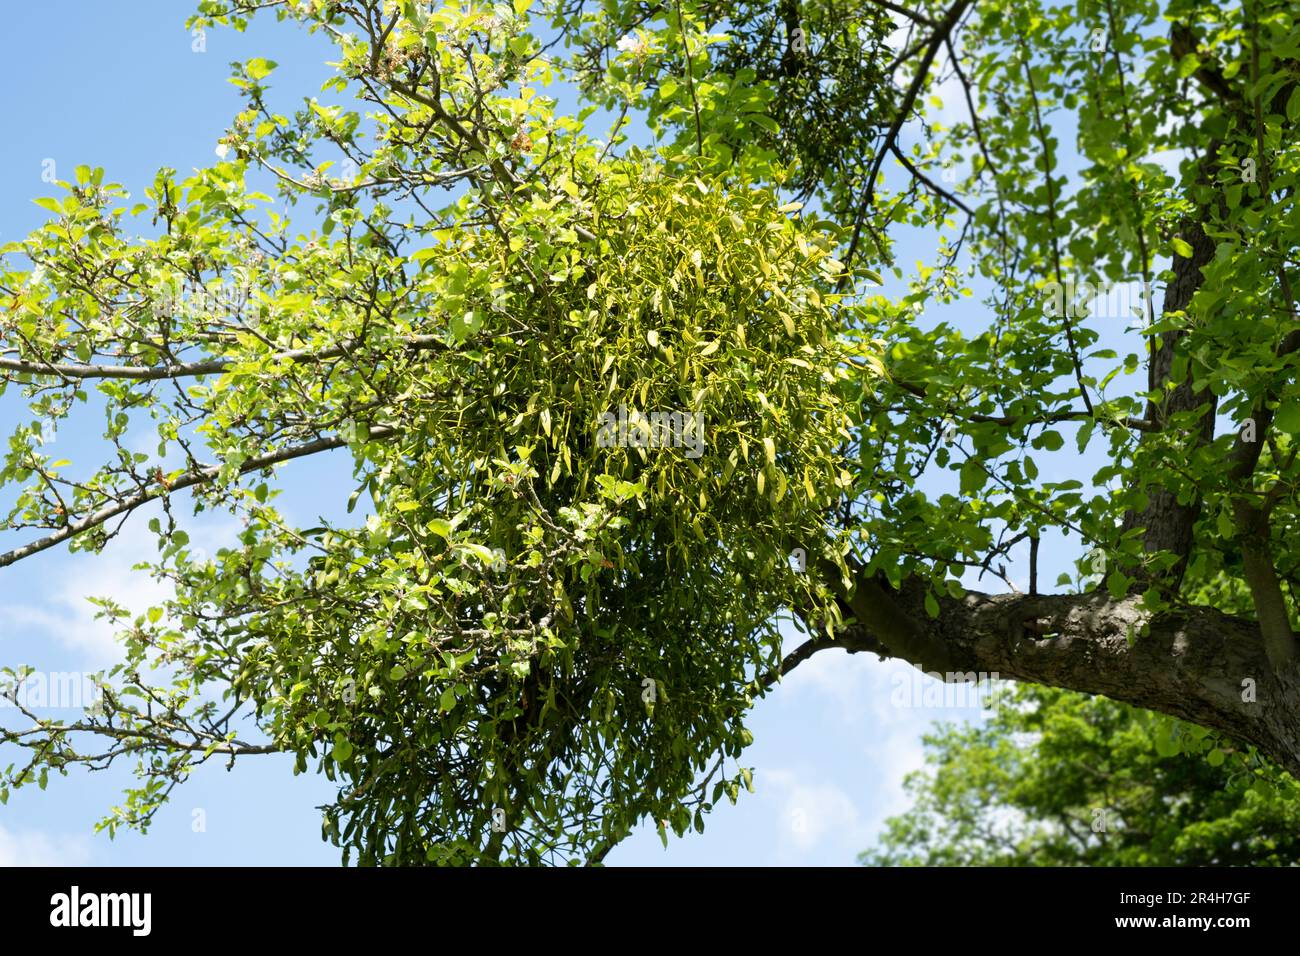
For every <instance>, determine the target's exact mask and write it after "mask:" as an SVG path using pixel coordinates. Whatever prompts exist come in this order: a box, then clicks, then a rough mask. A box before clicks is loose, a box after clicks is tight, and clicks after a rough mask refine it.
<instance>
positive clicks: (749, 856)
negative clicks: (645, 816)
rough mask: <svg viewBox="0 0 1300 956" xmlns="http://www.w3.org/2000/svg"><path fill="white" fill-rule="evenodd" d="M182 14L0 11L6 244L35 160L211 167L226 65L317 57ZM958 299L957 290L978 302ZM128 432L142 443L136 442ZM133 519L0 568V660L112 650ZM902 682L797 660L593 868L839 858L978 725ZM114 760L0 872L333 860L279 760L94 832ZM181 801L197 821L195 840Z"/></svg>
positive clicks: (80, 430) (294, 487)
mask: <svg viewBox="0 0 1300 956" xmlns="http://www.w3.org/2000/svg"><path fill="white" fill-rule="evenodd" d="M190 10H191V3H190V0H170V2H165V0H132V2H131V3H129V4H104V3H93V2H90V0H46V2H42V3H40V4H17V3H8V4H5V5H4V7H3V15H4V21H5V29H4V31H3V33H0V83H2V85H3V88H4V89H6V90H8V91H10V95H9V96H8V97H7V98H6V99H7V102H6V120H7V129H6V133H5V136H4V140H3V142H4V145H3V147H0V183H3V187H4V188H3V190H0V241H12V240H14V239H17V238H19V237H21V236H22V235H24V234H26V232H27V231H28V230H30V229H31V228H33V227H35V226H36V225H38V224H39V223H40V222H41V221H43V219H44V216H45V215H46V214H45V213H44V211H43V210H41V209H39V208H38V207H36V206H34V205H32V203H31V200H32V199H33V198H35V197H36V196H40V195H50V194H53V193H54V187H52V186H50V185H49V184H47V183H45V182H43V181H42V178H41V175H42V171H43V169H45V168H47V166H46V161H47V160H53V162H54V163H55V167H56V169H57V175H58V177H59V178H61V179H65V180H66V179H71V178H72V173H73V169H74V168H75V167H76V166H77V165H78V164H83V163H84V164H87V165H90V166H102V167H104V168H105V170H106V176H105V179H106V181H113V182H119V183H122V184H124V185H125V186H126V187H127V188H128V189H129V190H130V191H131V193H132V194H133V195H134V196H137V197H140V196H142V195H143V192H144V187H145V185H146V183H148V182H150V181H152V178H153V174H154V171H155V170H156V169H157V168H159V167H163V166H171V167H174V168H176V169H177V170H178V171H179V172H180V174H182V175H184V174H185V173H186V172H187V171H188V170H190V169H191V168H192V167H198V166H204V165H208V164H210V163H212V162H213V161H214V160H215V156H214V152H213V150H214V147H215V146H216V142H217V139H218V137H220V136H221V135H222V133H223V132H224V130H225V127H226V124H227V123H228V121H229V120H230V118H231V117H233V116H234V114H235V113H236V112H237V111H238V109H239V100H238V97H237V95H236V91H235V89H234V88H233V87H232V86H230V85H229V84H228V83H226V77H227V75H228V64H229V62H230V61H232V60H236V59H248V58H250V57H253V56H267V57H269V58H271V59H274V60H277V61H278V62H279V63H280V67H279V70H278V71H277V72H276V74H275V77H274V85H275V87H276V88H278V89H279V90H282V91H292V92H293V94H294V96H298V95H311V93H313V92H314V91H316V90H318V89H319V86H320V82H321V80H322V79H323V77H324V68H323V66H322V63H323V61H324V60H325V59H327V58H328V56H329V52H330V49H329V47H328V46H327V45H325V43H324V41H323V40H321V39H320V38H319V37H308V36H307V35H306V33H305V32H302V31H299V30H297V29H295V28H293V27H291V26H288V25H278V24H275V23H274V22H272V20H271V19H269V18H268V20H267V21H266V22H265V23H257V24H255V25H254V26H253V28H251V29H250V31H249V32H248V33H247V34H242V35H241V34H237V33H234V32H233V31H229V30H221V31H213V32H210V33H209V34H208V35H207V36H206V38H204V44H205V47H206V50H205V52H195V50H194V49H193V46H194V45H195V38H194V37H192V36H191V35H190V34H189V33H188V32H186V31H185V30H184V27H183V22H184V19H185V17H186V15H187V14H188V13H189V12H190ZM924 252H925V250H924V249H923V248H922V247H920V246H919V245H918V246H917V247H916V248H915V249H911V248H908V247H904V248H903V250H902V254H901V255H900V257H899V258H900V261H901V262H910V261H913V260H914V259H916V258H918V257H920V256H921V255H923V254H924ZM967 301H968V302H970V303H975V302H977V301H978V296H977V297H976V298H975V299H972V300H967ZM946 317H947V318H949V319H950V320H952V319H953V316H946ZM957 319H958V324H960V325H962V326H967V327H978V326H979V325H981V324H982V322H983V316H982V314H981V310H980V309H979V308H978V306H974V305H969V306H967V307H966V314H964V315H962V316H959V317H957ZM1099 344H1104V343H1099ZM1128 345H1129V347H1130V348H1132V347H1133V343H1132V341H1130V342H1129V343H1128ZM21 412H22V402H21V399H20V398H19V396H18V394H17V391H16V390H11V391H10V392H9V393H8V394H6V395H5V396H3V397H0V432H2V433H4V434H8V433H9V431H10V430H12V428H13V427H14V424H15V423H16V422H17V421H18V420H19V417H20V415H21ZM87 418H88V419H89V420H88V421H86V422H84V423H83V424H82V425H80V426H73V427H70V428H68V429H64V430H61V431H60V433H59V434H58V436H57V438H56V447H57V448H58V457H67V458H72V459H79V458H80V459H82V460H84V459H85V458H87V457H90V456H93V454H94V453H95V447H96V444H95V441H96V438H95V436H96V435H97V433H98V429H97V426H98V424H99V423H98V422H96V421H94V419H93V416H87ZM146 438H147V436H142V442H143V443H144V444H143V447H146V448H147V447H151V446H152V444H153V443H152V442H147V441H144V439H146ZM1072 446H1073V443H1072V442H1068V441H1067V448H1070V447H1072ZM1077 467H1078V464H1077V462H1076V463H1074V465H1073V468H1076V469H1077ZM1045 471H1047V469H1045ZM1044 477H1046V478H1049V479H1050V478H1051V477H1053V476H1052V475H1051V474H1045V476H1044ZM1058 477H1059V476H1058ZM348 478H349V467H348V463H347V461H346V460H345V459H344V458H343V457H341V456H339V455H337V454H336V455H334V456H333V457H332V458H328V457H327V458H326V459H324V460H322V459H312V460H310V462H296V463H292V464H290V465H288V466H286V467H285V468H284V470H283V471H282V473H281V480H282V483H283V487H285V488H286V489H287V491H286V494H285V495H284V496H283V497H282V498H281V499H280V502H281V505H282V506H283V508H284V510H285V512H286V513H287V514H289V515H290V516H292V517H296V518H298V519H301V520H305V521H310V520H311V518H312V517H314V516H315V515H316V514H318V513H329V514H338V513H340V511H341V507H342V503H343V502H344V501H345V500H346V495H347V492H348V490H350V485H349V484H348ZM150 516H151V515H150V514H149V513H147V512H142V513H139V514H137V515H136V516H135V518H134V519H133V521H132V522H131V523H130V524H129V525H128V527H127V530H126V531H124V532H123V534H122V535H121V536H120V537H119V538H118V539H117V540H115V541H114V542H113V543H112V545H110V547H109V548H108V549H107V550H106V551H105V552H104V553H103V554H102V555H99V556H87V555H69V554H67V553H66V552H65V551H62V550H55V551H49V552H45V553H43V554H40V555H38V556H36V557H34V558H31V559H28V560H26V561H23V562H21V563H20V564H19V565H17V566H15V567H12V568H8V569H4V570H3V571H0V602H2V606H3V611H2V612H0V664H3V665H10V666H13V665H17V664H20V663H27V664H31V665H33V666H35V667H36V668H38V669H40V670H45V671H60V670H63V671H66V670H90V669H95V668H99V667H104V666H106V665H107V664H109V663H111V661H112V660H113V657H114V647H113V644H112V638H111V634H110V633H109V632H108V630H107V629H106V628H104V627H102V626H100V625H98V624H97V623H96V622H94V621H93V620H92V608H91V606H90V605H89V604H88V603H86V601H85V600H84V598H85V596H86V595H88V594H100V595H108V596H112V597H114V598H115V599H116V600H118V601H119V602H121V603H123V604H125V605H127V606H128V607H130V608H131V609H132V610H133V611H136V612H140V611H142V610H143V609H144V608H145V607H147V606H148V605H149V604H150V603H151V601H154V600H156V599H157V598H158V597H159V596H160V592H159V591H158V590H157V588H156V585H154V584H153V582H151V581H149V580H148V579H147V578H144V577H142V576H141V575H138V574H133V573H131V572H130V571H129V567H130V565H131V563H133V562H134V561H136V560H140V559H142V558H144V557H146V556H147V555H148V549H149V548H150V547H151V538H152V536H151V535H149V534H148V533H147V532H146V531H145V525H146V523H147V521H148V519H149V517H150ZM189 527H190V533H191V536H192V538H193V539H194V541H195V543H196V544H197V545H200V546H203V547H206V548H208V549H209V550H210V551H214V550H215V549H216V548H217V547H220V546H221V545H222V544H223V543H225V542H226V541H228V540H229V538H230V537H231V535H232V532H233V527H232V526H231V524H230V523H229V521H228V520H227V521H226V522H225V523H223V522H222V521H220V520H217V521H211V520H210V521H199V522H195V523H192V524H191V525H190V526H189ZM13 543H16V542H13V541H12V540H11V539H9V538H8V536H5V540H4V546H5V548H7V547H11V546H12V545H13ZM1049 544H1050V542H1049ZM1044 551H1045V553H1044V557H1045V563H1044V567H1043V568H1042V569H1041V580H1042V581H1043V582H1044V584H1045V585H1050V583H1051V582H1053V581H1054V580H1055V578H1056V575H1057V573H1058V572H1059V571H1061V570H1063V569H1064V568H1065V566H1066V565H1067V564H1068V562H1069V561H1070V560H1071V559H1073V558H1074V557H1077V554H1075V553H1073V552H1066V551H1064V550H1061V549H1056V548H1052V547H1050V546H1049V547H1046V548H1045V549H1044ZM1020 556H1021V557H1022V558H1023V555H1020ZM1012 574H1013V576H1017V577H1019V578H1020V579H1021V586H1022V587H1023V586H1024V584H1023V580H1024V576H1025V575H1024V571H1023V567H1017V566H1015V565H1013V567H1012ZM984 585H985V586H986V587H987V586H989V582H988V581H987V580H986V581H985V582H984ZM902 681H908V682H910V681H911V670H910V668H907V667H905V666H904V665H901V664H894V663H887V662H886V663H882V662H878V661H876V660H875V659H874V658H868V657H867V656H865V655H857V656H854V657H851V656H849V655H847V654H844V653H843V652H840V651H830V652H825V653H822V654H819V655H817V656H815V657H813V658H812V659H811V660H810V661H808V662H806V663H805V664H803V665H802V666H801V667H799V668H798V669H797V670H796V671H795V673H794V674H793V675H791V676H790V677H789V678H788V679H787V680H786V681H785V682H784V684H783V685H782V686H781V687H780V688H779V689H778V690H777V691H776V692H775V693H773V694H772V695H771V696H770V697H769V698H768V699H767V700H765V701H763V702H761V703H760V704H759V705H758V706H757V708H756V709H755V711H754V713H753V716H752V720H751V723H750V727H751V730H752V731H753V733H754V737H755V743H754V746H753V747H752V748H751V749H750V750H749V751H748V752H747V754H746V756H745V758H744V760H743V762H744V763H745V764H746V765H748V766H752V767H755V768H756V773H755V784H756V788H757V793H756V794H753V795H745V796H743V797H742V799H741V801H740V803H739V805H738V806H736V807H729V806H724V807H722V808H719V809H718V810H717V811H715V812H714V813H713V815H712V817H711V818H710V819H709V821H708V826H707V828H706V831H705V832H704V833H703V834H702V835H697V834H691V835H689V836H687V837H685V838H683V839H680V840H678V839H673V838H670V843H669V847H668V849H667V850H665V849H664V848H663V847H662V845H661V844H660V842H659V838H658V836H657V835H656V834H655V833H654V832H653V830H652V829H651V828H649V827H645V828H643V829H642V830H641V831H639V832H638V833H636V834H635V835H634V836H633V837H632V838H630V839H629V840H627V841H626V842H625V843H624V844H623V845H621V846H620V847H618V848H617V849H616V850H615V851H614V852H613V853H611V854H610V856H609V858H608V861H607V862H608V863H610V864H611V865H657V864H675V865H695V864H752V865H782V864H810V865H843V864H849V863H852V862H853V860H854V857H855V855H856V854H857V853H858V851H860V850H862V849H863V848H865V847H866V846H867V845H869V844H870V843H871V841H872V839H873V837H874V835H875V834H876V833H877V832H878V831H879V829H880V826H881V823H882V821H883V820H884V818H885V817H886V816H888V815H890V814H892V813H897V812H899V811H901V810H902V809H904V808H905V806H906V802H905V801H904V799H903V795H902V790H901V781H902V777H903V775H904V774H905V773H906V772H907V771H909V770H912V769H915V768H917V767H919V766H920V765H921V750H920V745H919V737H920V734H921V733H922V732H923V731H924V730H926V729H927V728H928V727H929V726H930V725H931V723H932V722H933V721H934V720H935V719H958V720H961V719H971V718H978V714H979V711H978V710H977V709H972V708H964V709H956V708H948V709H923V708H920V707H900V706H896V705H895V702H894V701H895V699H896V696H897V695H896V693H895V691H896V689H897V688H898V686H899V684H900V682H902ZM909 686H910V683H909ZM5 756H6V759H5V761H4V762H6V763H7V762H8V758H7V755H5ZM127 769H128V768H126V767H122V768H121V770H120V771H119V770H117V769H114V770H112V771H110V772H106V773H99V774H94V775H86V774H81V773H78V774H74V775H72V776H70V777H68V778H63V779H54V780H51V782H50V785H49V788H48V790H46V791H45V792H43V793H42V792H40V791H38V790H36V789H34V788H29V789H26V790H23V791H20V792H18V793H16V794H15V795H14V796H13V797H12V798H11V799H10V802H9V805H8V806H7V807H3V808H0V865H14V864H29V863H62V864H127V865H130V864H160V865H161V864H182V865H183V864H214V865H220V864H306V865H312V864H320V865H334V864H336V863H337V862H338V860H339V854H338V851H337V850H335V849H334V848H332V847H330V846H329V845H328V844H325V843H324V842H322V841H321V839H320V813H319V811H318V810H317V809H316V807H317V806H318V805H320V804H323V803H325V802H327V801H328V800H329V799H330V797H331V794H332V787H331V785H330V784H329V783H328V782H327V781H326V780H324V778H320V777H315V776H312V775H304V776H301V777H294V776H293V775H292V774H291V772H290V761H289V759H288V758H283V759H281V758H278V757H259V758H252V759H249V760H247V761H246V762H241V763H240V764H239V765H238V766H236V767H235V768H234V770H233V771H230V772H227V771H226V769H225V768H224V766H221V765H217V764H212V765H209V766H207V767H205V768H204V769H203V770H202V771H201V772H199V773H197V774H196V775H195V777H194V778H193V779H192V780H191V781H190V782H189V783H187V784H186V785H185V786H183V787H181V788H179V789H178V790H177V792H176V794H175V796H174V798H173V800H172V802H171V804H170V805H169V806H167V807H166V808H164V810H163V811H162V812H161V813H160V814H159V816H158V817H157V819H156V822H155V824H154V827H153V829H152V831H151V832H150V834H149V835H147V836H145V837H141V836H139V835H136V834H133V833H119V835H118V837H117V839H116V840H115V841H112V842H110V841H109V840H108V838H107V837H106V836H102V835H99V836H97V835H94V834H93V832H92V824H93V822H94V821H95V820H96V819H98V818H99V817H100V816H101V815H102V814H103V812H104V811H105V810H106V809H107V808H108V807H109V806H111V805H112V804H114V803H116V802H117V801H118V799H119V795H120V789H121V786H122V785H123V784H124V783H127V782H128V780H129V774H128V773H126V772H125V771H126V770H127ZM200 813H201V816H202V818H203V821H204V823H205V827H204V829H202V830H201V831H197V830H196V827H195V821H196V819H198V817H199V815H200Z"/></svg>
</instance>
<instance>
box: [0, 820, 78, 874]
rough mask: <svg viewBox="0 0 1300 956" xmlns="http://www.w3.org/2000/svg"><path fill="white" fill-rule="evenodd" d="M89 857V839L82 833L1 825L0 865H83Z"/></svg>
mask: <svg viewBox="0 0 1300 956" xmlns="http://www.w3.org/2000/svg"><path fill="white" fill-rule="evenodd" d="M90 856H91V853H90V841H89V840H88V839H87V838H86V837H84V836H66V835H63V836H52V835H50V834H47V833H42V832H41V831H39V830H18V831H14V830H7V829H5V828H4V827H2V826H0V867H8V866H86V865H88V864H89V863H90Z"/></svg>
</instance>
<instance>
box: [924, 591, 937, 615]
mask: <svg viewBox="0 0 1300 956" xmlns="http://www.w3.org/2000/svg"><path fill="white" fill-rule="evenodd" d="M925 613H926V614H928V615H930V617H933V618H937V617H938V616H939V602H938V601H937V600H935V597H934V592H933V591H926V592H925Z"/></svg>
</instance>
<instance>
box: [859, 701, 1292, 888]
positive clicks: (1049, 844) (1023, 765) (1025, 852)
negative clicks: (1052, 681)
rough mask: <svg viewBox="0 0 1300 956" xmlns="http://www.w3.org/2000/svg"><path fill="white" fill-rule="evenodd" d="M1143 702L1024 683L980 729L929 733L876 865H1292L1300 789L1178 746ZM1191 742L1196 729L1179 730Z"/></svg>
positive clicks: (870, 855)
mask: <svg viewBox="0 0 1300 956" xmlns="http://www.w3.org/2000/svg"><path fill="white" fill-rule="evenodd" d="M1173 733H1174V731H1173V728H1172V727H1171V725H1170V722H1169V721H1168V720H1167V719H1165V718H1162V717H1160V716H1159V715H1156V714H1152V713H1151V712H1149V711H1144V710H1140V709H1138V708H1135V707H1130V706H1128V705H1126V704H1117V703H1115V702H1114V701H1110V700H1107V699H1106V698H1105V697H1087V696H1084V695H1082V694H1076V693H1073V692H1070V691H1062V690H1056V689H1053V688H1046V687H1041V686H1037V685H1033V684H1024V685H1020V686H1018V687H1017V689H1016V691H1015V692H1013V693H1008V694H1007V695H1006V698H1005V699H1004V700H1002V701H1000V702H999V705H998V706H997V707H996V709H995V712H994V714H993V716H992V718H991V719H990V720H989V721H988V722H987V723H986V724H984V725H982V726H974V725H963V726H956V725H952V724H945V725H943V726H941V727H939V728H937V729H936V731H935V733H933V734H929V735H927V736H926V737H925V738H924V741H925V745H926V748H927V754H926V763H927V765H928V769H927V770H924V771H914V772H913V773H911V774H909V775H908V777H907V779H906V781H905V783H904V787H905V789H906V790H907V792H908V794H909V795H910V796H911V797H912V799H913V801H914V803H913V806H912V807H911V809H909V810H907V811H906V812H905V813H903V814H900V815H899V816H896V817H893V818H891V819H889V820H888V821H886V824H885V830H884V832H883V833H882V834H881V836H880V839H879V845H878V846H877V847H875V848H873V849H871V850H868V851H866V852H864V853H863V854H862V855H861V856H860V857H859V859H860V861H861V862H863V863H866V864H869V865H873V866H1294V865H1295V864H1296V861H1297V860H1298V859H1300V836H1298V834H1300V799H1298V798H1300V793H1297V790H1296V783H1295V780H1294V779H1293V778H1292V777H1291V776H1289V775H1288V774H1285V773H1282V772H1280V771H1277V770H1276V769H1268V768H1264V767H1258V766H1257V769H1259V770H1260V775H1259V776H1256V775H1255V774H1251V773H1247V772H1245V771H1244V770H1243V769H1242V767H1241V766H1239V764H1238V763H1237V762H1236V761H1233V760H1230V759H1227V755H1226V754H1225V753H1224V752H1223V751H1221V750H1218V749H1211V750H1209V751H1208V754H1209V756H1208V759H1207V758H1201V757H1189V756H1188V755H1186V754H1182V753H1180V752H1179V746H1178V744H1179V741H1178V740H1176V739H1174V738H1173ZM1186 733H1187V739H1188V742H1189V743H1193V742H1201V741H1204V740H1205V738H1206V736H1207V733H1208V732H1207V731H1206V730H1205V729H1204V728H1195V727H1188V728H1186Z"/></svg>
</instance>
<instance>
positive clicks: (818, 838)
mask: <svg viewBox="0 0 1300 956" xmlns="http://www.w3.org/2000/svg"><path fill="white" fill-rule="evenodd" d="M758 776H759V781H758V785H759V786H768V787H771V788H772V789H773V790H775V791H778V792H779V793H780V794H781V795H782V796H783V799H782V800H781V810H780V815H779V837H778V840H779V842H780V844H781V847H782V849H783V850H786V851H787V852H788V851H794V852H795V853H800V854H803V853H807V852H809V851H810V850H812V849H814V848H815V847H816V846H817V845H818V844H819V843H821V842H822V840H824V839H826V838H827V837H829V836H833V837H834V838H835V840H836V841H837V842H839V843H843V844H845V845H848V846H858V845H862V846H865V845H866V842H867V840H868V839H869V836H870V833H869V831H868V830H867V829H865V828H864V827H863V826H862V821H861V818H860V816H859V814H858V807H857V804H856V803H855V801H854V800H853V799H851V798H850V797H849V795H848V794H847V793H845V792H844V791H843V790H841V789H840V788H839V787H837V786H835V785H834V784H833V783H828V782H811V781H806V780H804V779H802V778H801V777H800V776H799V775H798V774H796V773H794V772H792V771H789V770H760V771H759V773H758Z"/></svg>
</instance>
